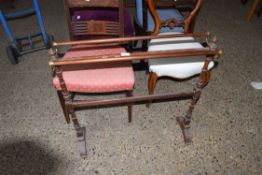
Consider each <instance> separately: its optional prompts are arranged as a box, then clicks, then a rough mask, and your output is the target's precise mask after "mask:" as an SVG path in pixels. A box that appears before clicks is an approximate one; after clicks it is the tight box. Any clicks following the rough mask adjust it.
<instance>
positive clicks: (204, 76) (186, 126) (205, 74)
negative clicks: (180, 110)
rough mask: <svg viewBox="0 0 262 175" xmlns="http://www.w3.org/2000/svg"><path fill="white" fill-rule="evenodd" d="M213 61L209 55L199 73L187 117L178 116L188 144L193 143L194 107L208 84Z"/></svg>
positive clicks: (178, 121)
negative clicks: (191, 125)
mask: <svg viewBox="0 0 262 175" xmlns="http://www.w3.org/2000/svg"><path fill="white" fill-rule="evenodd" d="M210 62H211V58H209V57H207V58H206V59H205V64H204V66H203V68H202V71H201V73H200V75H199V78H198V80H197V83H196V87H195V89H194V95H193V97H192V100H191V103H190V106H189V108H188V111H187V113H186V116H185V117H177V118H176V120H177V123H178V124H179V126H180V128H181V130H182V132H183V136H184V141H185V143H186V144H190V143H192V137H191V134H190V123H191V120H192V113H193V111H194V108H195V106H196V104H197V102H198V100H199V98H200V96H201V93H202V89H203V88H204V87H205V86H206V85H207V84H208V82H209V80H210V76H211V74H210V71H209V70H208V65H209V63H210Z"/></svg>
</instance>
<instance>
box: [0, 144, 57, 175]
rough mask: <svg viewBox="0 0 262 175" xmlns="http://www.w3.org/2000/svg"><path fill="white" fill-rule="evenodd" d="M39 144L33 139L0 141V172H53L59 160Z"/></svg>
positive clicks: (17, 174)
mask: <svg viewBox="0 0 262 175" xmlns="http://www.w3.org/2000/svg"><path fill="white" fill-rule="evenodd" d="M39 145H40V143H37V142H34V141H12V142H8V143H0V174H3V175H4V174H6V175H9V174H10V175H53V174H55V172H56V170H57V168H58V165H59V164H60V163H61V161H60V160H59V158H58V157H56V156H54V155H52V154H50V153H48V150H46V148H43V147H41V146H39Z"/></svg>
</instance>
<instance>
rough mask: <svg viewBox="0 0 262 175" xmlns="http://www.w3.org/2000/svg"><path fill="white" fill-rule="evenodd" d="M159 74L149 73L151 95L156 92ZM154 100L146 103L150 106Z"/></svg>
mask: <svg viewBox="0 0 262 175" xmlns="http://www.w3.org/2000/svg"><path fill="white" fill-rule="evenodd" d="M157 79H158V77H157V74H156V73H155V72H150V73H149V79H148V92H149V95H152V94H154V90H155V87H156V82H157ZM151 103H152V101H151V100H150V101H148V103H147V104H146V107H150V105H151Z"/></svg>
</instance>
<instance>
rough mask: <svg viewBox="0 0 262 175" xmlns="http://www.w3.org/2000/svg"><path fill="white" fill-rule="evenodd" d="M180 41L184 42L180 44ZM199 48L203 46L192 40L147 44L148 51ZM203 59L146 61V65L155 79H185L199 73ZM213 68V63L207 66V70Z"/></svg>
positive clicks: (167, 40)
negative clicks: (162, 77)
mask: <svg viewBox="0 0 262 175" xmlns="http://www.w3.org/2000/svg"><path fill="white" fill-rule="evenodd" d="M169 34H170V33H169ZM181 41H186V42H183V43H181ZM179 42H180V43H179ZM201 48H203V46H202V45H201V44H200V43H198V42H196V41H194V38H192V37H179V38H168V39H153V40H151V41H150V43H149V48H148V51H165V50H180V49H201ZM204 59H205V57H204V56H191V57H177V58H166V59H150V60H148V65H149V71H150V72H154V73H155V74H156V75H157V77H161V76H168V77H172V78H177V79H186V78H189V77H192V76H194V75H197V74H199V73H200V72H201V70H202V68H203V66H204ZM213 67H214V62H211V63H210V64H209V66H208V69H212V68H213Z"/></svg>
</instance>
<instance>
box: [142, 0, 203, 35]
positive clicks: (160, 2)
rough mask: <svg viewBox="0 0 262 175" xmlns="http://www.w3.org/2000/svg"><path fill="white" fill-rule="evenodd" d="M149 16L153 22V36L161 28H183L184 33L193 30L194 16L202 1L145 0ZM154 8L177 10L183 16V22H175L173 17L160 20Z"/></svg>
mask: <svg viewBox="0 0 262 175" xmlns="http://www.w3.org/2000/svg"><path fill="white" fill-rule="evenodd" d="M146 1H147V5H148V8H149V10H150V13H151V15H152V16H153V19H154V21H155V29H154V31H153V34H156V33H158V31H159V29H160V28H161V27H170V28H174V27H183V28H184V33H190V32H193V30H194V24H195V19H196V16H197V14H198V12H199V10H200V7H201V5H202V4H203V0H176V1H171V0H146ZM156 8H177V9H179V11H180V12H181V13H182V14H183V15H184V17H185V18H184V20H177V19H175V18H173V17H170V18H167V19H160V18H159V16H158V14H157V11H156Z"/></svg>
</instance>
